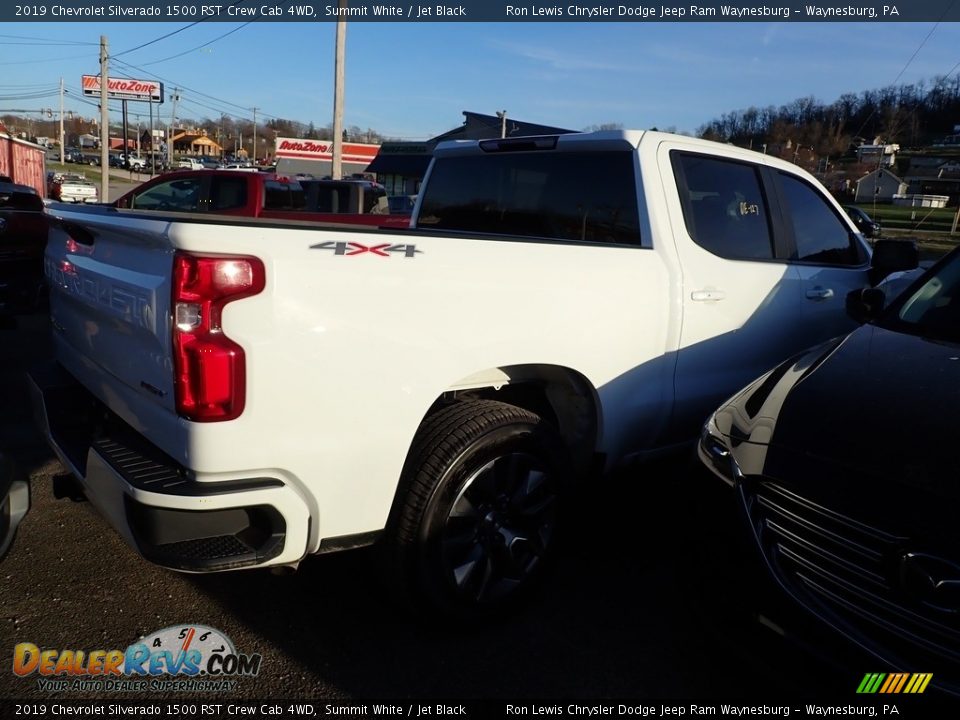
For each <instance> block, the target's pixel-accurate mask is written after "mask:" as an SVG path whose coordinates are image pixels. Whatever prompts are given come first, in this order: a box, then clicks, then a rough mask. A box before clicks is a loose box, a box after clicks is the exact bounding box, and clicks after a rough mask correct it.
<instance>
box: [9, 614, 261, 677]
mask: <svg viewBox="0 0 960 720" xmlns="http://www.w3.org/2000/svg"><path fill="white" fill-rule="evenodd" d="M261 660H262V658H261V656H260V655H259V654H253V655H245V654H243V653H239V652H237V650H236V648H235V647H234V645H233V642H232V641H231V640H230V638H228V637H227V636H226V635H224V634H223V633H222V632H220V631H219V630H216V629H214V628H211V627H206V626H204V625H171V626H170V627H167V628H164V629H163V630H158V631H157V632H155V633H153V634H152V635H148V636H146V637H144V638H142V639H141V640H139V641H137V642H135V643H133V644H132V645H130V646H129V647H128V648H127V649H126V650H72V649H60V650H55V649H41V648H40V647H39V646H37V645H36V644H35V643H31V642H22V643H17V645H16V646H15V647H14V649H13V673H14V675H17V676H18V677H21V678H33V677H36V679H37V687H38V688H39V689H40V690H43V691H47V692H76V691H79V692H84V691H86V692H104V691H106V692H111V691H116V692H130V691H133V692H157V691H171V690H172V691H183V692H186V691H201V692H202V691H210V692H224V691H230V690H233V689H234V688H235V687H236V685H237V678H239V677H252V676H256V675H257V674H258V673H259V672H260V662H261Z"/></svg>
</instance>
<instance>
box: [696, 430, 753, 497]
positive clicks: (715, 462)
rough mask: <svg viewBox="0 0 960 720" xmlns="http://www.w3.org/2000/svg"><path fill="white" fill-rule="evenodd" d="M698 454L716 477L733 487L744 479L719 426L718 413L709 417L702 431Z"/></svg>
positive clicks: (728, 442)
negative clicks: (739, 480) (739, 479)
mask: <svg viewBox="0 0 960 720" xmlns="http://www.w3.org/2000/svg"><path fill="white" fill-rule="evenodd" d="M718 412H719V411H718ZM697 454H698V455H699V456H700V460H701V461H702V462H703V464H704V465H706V466H707V467H708V468H710V470H711V471H713V473H714V475H716V476H717V477H719V478H720V479H721V480H723V481H724V482H725V483H727V484H728V485H730V486H731V487H733V486H734V485H736V483H737V478H739V477H742V473H741V472H740V468H739V467H738V465H737V461H736V460H735V459H734V457H733V452H732V451H731V449H730V441H729V439H728V438H727V437H726V436H725V435H724V434H723V433H722V432H721V431H720V428H719V427H718V426H717V413H713V415H711V416H710V417H709V419H708V420H707V422H705V423H704V425H703V429H702V430H701V431H700V442H699V443H698V444H697Z"/></svg>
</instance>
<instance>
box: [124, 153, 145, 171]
mask: <svg viewBox="0 0 960 720" xmlns="http://www.w3.org/2000/svg"><path fill="white" fill-rule="evenodd" d="M123 166H124V167H125V168H127V169H128V170H137V171H140V170H144V169H146V167H147V160H146V158H142V157H140V156H139V155H127V156H125V157H124V158H123Z"/></svg>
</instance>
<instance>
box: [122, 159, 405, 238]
mask: <svg viewBox="0 0 960 720" xmlns="http://www.w3.org/2000/svg"><path fill="white" fill-rule="evenodd" d="M325 182H328V181H322V180H311V181H310V185H311V187H310V191H309V192H308V190H307V189H306V188H304V186H303V185H302V184H301V183H300V182H299V181H298V180H296V179H293V178H288V177H285V176H282V175H276V174H273V173H261V172H237V171H235V170H186V171H182V170H181V171H175V172H172V173H167V174H165V175H161V176H159V177H156V178H154V179H153V180H150V181H149V182H145V183H143V184H142V185H139V186H137V187H136V188H134V189H133V190H131V191H130V192H128V193H127V194H126V195H124V196H123V197H121V198H120V199H118V200H117V201H116V202H115V203H114V206H115V207H118V208H128V209H131V210H162V211H164V212H171V211H172V212H189V213H216V214H218V215H236V216H239V217H255V218H264V219H272V220H311V221H316V222H334V223H350V224H359V225H373V226H378V227H379V226H382V227H390V228H401V227H407V226H408V225H409V224H410V216H409V215H390V214H386V213H377V212H370V210H376V209H377V208H379V207H380V205H373V206H371V205H370V203H369V202H364V201H363V197H364V193H367V196H368V197H369V187H367V186H369V185H370V183H365V184H364V183H354V184H353V185H350V184H349V183H344V182H342V181H341V182H339V184H338V188H337V192H338V193H339V194H340V196H343V195H344V193H346V194H347V195H349V194H351V193H354V194H356V197H357V198H358V201H356V202H341V203H339V204H335V206H334V209H336V211H335V212H331V211H330V208H331V206H330V204H329V203H325V202H324V200H323V198H324V197H325V196H326V195H327V193H322V192H318V189H319V188H318V185H317V184H323V183H325ZM329 182H336V181H329ZM341 186H343V187H341ZM331 190H332V186H331ZM365 210H366V212H364V211H365Z"/></svg>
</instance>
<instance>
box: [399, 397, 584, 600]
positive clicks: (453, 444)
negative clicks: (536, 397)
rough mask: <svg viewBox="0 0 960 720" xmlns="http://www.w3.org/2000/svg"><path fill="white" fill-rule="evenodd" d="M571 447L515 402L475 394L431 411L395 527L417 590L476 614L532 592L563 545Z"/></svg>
mask: <svg viewBox="0 0 960 720" xmlns="http://www.w3.org/2000/svg"><path fill="white" fill-rule="evenodd" d="M565 454H566V453H565V451H564V448H563V446H562V443H561V442H560V440H559V438H558V436H557V434H556V432H555V431H554V430H553V429H552V428H551V427H550V426H549V424H548V423H546V422H544V421H543V420H542V419H541V418H540V417H539V416H537V415H535V414H534V413H531V412H529V411H527V410H524V409H522V408H518V407H515V406H513V405H507V404H505V403H501V402H495V401H491V400H469V401H463V402H457V403H455V404H453V405H451V406H448V407H446V408H444V409H442V410H440V411H438V412H437V413H435V414H434V415H433V416H431V417H429V418H428V419H427V420H426V421H425V422H424V424H423V425H422V426H421V428H420V430H419V431H418V432H417V435H416V437H415V438H414V442H413V445H412V447H411V451H410V455H409V457H408V459H407V463H406V466H405V468H404V473H403V477H402V478H401V483H400V487H399V490H398V498H397V501H396V503H395V507H394V512H393V513H392V517H391V521H390V523H389V524H388V527H387V534H386V539H387V556H388V560H389V565H388V568H389V571H390V573H391V574H392V575H393V576H394V579H395V581H396V582H397V583H399V585H400V590H401V592H402V593H403V594H404V595H405V596H406V597H407V599H408V600H410V601H411V602H412V603H413V604H414V605H415V606H416V607H419V608H423V609H431V610H439V611H440V612H442V613H443V614H445V615H476V614H486V613H490V612H494V611H497V610H499V609H501V608H503V607H505V606H507V605H509V604H512V603H513V602H514V601H516V600H517V599H519V598H520V597H522V596H523V595H525V594H526V593H527V592H528V591H529V589H530V588H531V587H532V586H534V585H535V583H536V580H537V579H538V577H539V576H540V575H542V572H543V569H544V566H545V565H546V563H547V560H548V559H549V557H550V555H551V554H552V550H553V549H554V546H555V545H556V541H557V538H556V535H557V530H558V520H559V518H560V510H561V508H560V501H561V495H562V490H563V488H564V487H565V485H566V478H565V477H564V472H565V469H566V468H568V467H569V464H568V463H566V462H565V461H564V457H565Z"/></svg>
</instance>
